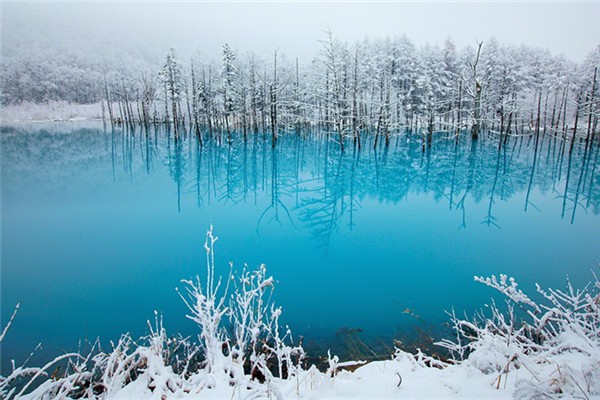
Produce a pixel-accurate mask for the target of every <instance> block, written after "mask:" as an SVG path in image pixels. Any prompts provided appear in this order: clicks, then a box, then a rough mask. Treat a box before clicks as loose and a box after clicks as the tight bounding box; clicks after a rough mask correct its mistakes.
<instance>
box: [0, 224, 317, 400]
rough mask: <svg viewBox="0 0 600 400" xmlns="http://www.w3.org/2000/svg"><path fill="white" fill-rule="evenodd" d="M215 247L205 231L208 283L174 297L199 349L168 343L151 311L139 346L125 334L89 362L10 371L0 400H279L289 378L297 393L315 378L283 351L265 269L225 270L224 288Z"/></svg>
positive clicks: (69, 358)
mask: <svg viewBox="0 0 600 400" xmlns="http://www.w3.org/2000/svg"><path fill="white" fill-rule="evenodd" d="M216 241H217V238H216V237H215V236H214V235H213V232H212V226H211V228H210V229H209V231H208V232H207V236H206V242H205V245H204V248H205V250H206V260H207V275H206V280H205V281H204V282H202V281H201V280H200V279H199V278H196V280H195V281H190V280H186V281H183V282H184V283H185V284H186V290H185V292H184V293H180V296H181V297H182V298H183V300H184V301H185V303H186V305H187V306H188V308H189V310H190V315H188V317H189V318H190V319H191V320H192V321H194V322H195V323H196V324H197V325H198V327H199V328H200V333H199V335H198V337H199V343H198V344H195V343H193V342H191V341H190V340H189V339H188V338H182V337H179V338H169V337H168V336H167V333H166V330H165V329H164V327H163V322H162V317H159V315H158V312H156V311H155V318H154V324H151V323H150V322H148V328H149V334H148V335H147V336H145V337H142V338H141V339H139V340H138V341H134V340H133V339H132V338H131V337H130V335H128V334H125V335H122V336H121V338H120V339H119V341H118V342H117V343H116V344H114V343H112V342H111V349H110V350H109V351H107V352H104V351H102V349H101V348H100V342H99V341H96V342H95V343H93V344H92V346H91V349H90V350H89V352H88V353H87V354H88V355H87V356H83V355H81V354H83V352H82V351H80V352H79V353H70V354H64V355H61V356H59V357H57V358H55V359H54V360H52V361H51V362H49V363H48V364H46V365H45V366H43V367H40V368H29V367H25V366H22V367H19V368H15V367H13V371H12V373H11V374H10V375H9V376H7V377H3V376H0V397H1V398H3V399H4V398H6V399H17V398H21V397H24V398H29V399H55V398H88V399H105V398H112V397H136V398H139V397H145V398H155V399H161V400H162V399H165V398H171V397H182V396H188V395H189V396H198V395H200V394H201V393H204V392H205V390H213V389H214V390H215V391H214V392H213V393H214V395H215V396H217V397H221V396H225V397H228V398H229V397H232V396H233V395H237V396H238V397H240V398H256V397H261V396H264V397H269V398H270V397H272V396H273V395H275V396H276V397H277V398H282V395H281V393H280V391H279V389H278V388H277V385H276V384H275V383H276V382H278V383H282V382H291V380H292V378H295V379H296V391H298V390H299V385H300V383H299V382H300V375H302V376H303V380H305V379H306V378H307V376H309V375H310V374H314V372H311V373H310V374H309V372H310V371H304V370H302V368H301V364H302V361H303V360H304V350H303V349H302V347H301V346H296V347H292V346H290V345H288V344H287V343H291V342H292V337H291V332H290V330H289V328H287V327H286V328H285V329H281V327H280V324H279V317H280V315H281V308H279V307H275V305H273V304H272V302H271V294H272V291H273V283H274V280H273V278H272V277H269V276H267V272H266V268H265V266H264V265H261V266H260V267H259V268H258V269H256V270H248V268H247V267H245V268H244V269H243V271H242V272H241V274H240V275H239V276H236V275H235V274H234V273H233V267H231V269H230V273H229V276H228V278H227V282H226V284H225V285H222V279H221V278H216V277H215V260H214V244H215V242H216ZM16 308H17V309H18V305H17V307H16ZM15 314H16V310H15V313H14V314H13V316H12V318H11V319H10V321H9V323H8V325H7V326H6V327H5V328H4V330H3V331H2V333H1V334H0V343H1V342H2V341H3V339H4V337H5V335H6V332H7V330H8V328H9V327H10V324H11V323H12V321H13V319H14V316H15ZM57 365H61V366H64V369H63V372H62V373H57V372H55V373H49V372H48V371H50V370H55V371H60V369H58V368H56V366H57ZM307 374H308V375H307ZM40 381H42V382H41V384H40ZM36 384H39V386H37V387H36V386H35V385H36ZM288 386H290V384H288ZM288 391H289V389H288Z"/></svg>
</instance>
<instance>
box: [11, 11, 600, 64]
mask: <svg viewBox="0 0 600 400" xmlns="http://www.w3.org/2000/svg"><path fill="white" fill-rule="evenodd" d="M2 27H3V28H2V30H3V48H4V49H5V50H6V49H10V48H14V47H15V45H18V46H19V48H20V50H21V51H23V50H25V51H26V49H27V48H28V47H29V45H30V44H32V43H38V46H39V45H41V46H46V43H48V42H61V43H69V46H78V47H88V48H92V49H94V48H96V47H97V46H98V44H99V43H104V46H106V45H107V44H108V45H110V46H115V47H118V48H121V49H122V48H125V49H137V50H135V51H140V49H142V50H144V51H147V52H150V53H154V51H157V54H164V52H165V51H166V50H168V48H169V47H174V48H175V49H177V50H178V52H180V54H184V55H187V54H191V53H192V52H193V51H198V50H199V51H201V52H202V53H203V54H207V55H210V56H216V57H218V55H219V52H220V49H221V46H222V45H223V43H225V42H227V43H229V44H230V45H231V46H232V47H233V48H235V49H237V50H238V51H241V52H245V51H253V52H255V53H257V54H258V55H259V56H268V54H270V53H271V52H272V51H273V50H275V49H279V50H280V51H281V52H283V53H284V54H286V55H287V56H288V57H290V58H294V57H299V58H300V59H301V60H302V61H304V62H308V61H309V60H310V58H312V57H313V56H314V55H315V54H316V51H317V49H318V47H319V43H318V40H319V39H322V38H323V30H324V29H326V28H328V27H329V28H331V29H332V30H333V32H334V33H335V35H336V36H337V37H338V38H339V39H341V40H344V41H348V42H354V41H356V40H361V39H363V38H364V37H365V36H368V37H370V38H377V37H380V38H381V37H386V36H390V37H394V36H400V35H402V34H406V35H407V36H408V37H410V38H411V39H412V40H413V42H414V43H415V44H416V45H423V44H425V43H431V44H435V43H438V44H442V43H443V41H444V40H445V39H446V38H447V37H452V38H453V39H454V41H455V43H456V44H457V46H458V47H463V46H466V45H475V43H476V41H477V40H483V41H484V42H485V40H486V39H489V38H490V37H492V36H495V37H496V38H497V39H498V41H499V42H501V43H512V44H521V43H523V44H527V45H530V46H536V47H542V48H544V49H548V50H550V51H551V52H553V53H554V54H564V55H565V56H566V57H567V58H569V59H571V60H574V61H578V62H579V61H581V60H583V59H584V57H585V56H586V55H587V54H588V53H589V52H590V51H591V50H593V49H594V48H595V47H596V46H597V45H598V44H599V43H600V2H599V1H596V2H451V1H446V2H418V3H417V2H373V1H372V2H292V1H287V2H251V1H244V2H176V3H175V2H171V3H163V2H129V3H122V2H106V3H100V2H67V3H51V2H35V3H23V2H19V3H16V2H15V3H11V2H5V1H3V2H2ZM11 46H12V47H11ZM99 48H100V47H99ZM148 49H150V50H148ZM132 51H134V50H132Z"/></svg>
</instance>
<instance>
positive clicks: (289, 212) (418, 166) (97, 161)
mask: <svg viewBox="0 0 600 400" xmlns="http://www.w3.org/2000/svg"><path fill="white" fill-rule="evenodd" d="M439 136H440V137H439V139H437V140H435V141H434V143H433V146H432V148H431V149H430V150H427V151H425V152H423V151H422V148H421V139H420V137H419V136H416V135H400V136H398V137H397V138H395V139H394V140H392V142H391V145H390V147H389V148H388V149H387V150H385V149H384V148H381V149H378V150H377V151H374V150H373V149H372V146H370V145H368V143H367V145H365V146H364V147H363V149H362V150H361V151H360V152H354V151H352V148H351V146H349V147H347V148H348V149H350V150H346V152H345V153H341V152H340V150H339V145H338V144H336V143H335V142H334V141H330V140H328V139H327V138H326V136H324V135H321V136H319V138H318V139H315V138H312V139H311V138H301V137H299V136H297V135H295V134H289V135H284V136H282V137H281V140H280V141H279V142H278V146H277V148H275V149H272V148H271V143H270V141H269V140H268V139H265V140H263V138H262V136H258V137H257V138H251V139H249V140H248V142H247V143H244V141H243V140H237V139H236V140H235V141H234V142H233V143H232V144H231V145H227V144H226V143H223V144H221V145H217V144H215V143H214V142H211V141H206V140H205V143H204V146H202V147H200V146H199V143H198V142H197V140H196V139H195V138H194V137H191V136H189V137H184V138H183V139H182V140H179V141H177V142H176V141H175V140H174V138H173V137H172V136H171V135H169V134H168V133H167V132H165V131H163V130H154V129H151V130H150V131H149V132H143V131H141V130H138V131H136V132H134V133H133V134H132V133H123V132H122V131H114V132H112V131H111V130H110V129H105V128H103V127H102V124H95V123H86V124H82V125H77V124H75V123H71V124H58V123H56V124H31V125H27V126H19V127H17V128H3V130H2V242H1V246H2V247H1V250H2V275H1V278H2V286H1V289H2V294H1V300H2V305H1V307H2V325H3V326H4V324H5V323H6V321H7V320H8V318H9V316H10V313H11V310H12V308H13V307H14V305H15V303H16V302H21V308H20V311H19V313H18V315H17V318H16V320H15V323H14V325H13V326H12V328H11V330H10V331H9V334H8V335H7V337H6V339H5V343H4V344H3V345H2V368H3V370H4V371H6V368H8V366H9V361H10V359H12V358H15V359H16V361H17V364H19V362H22V361H23V360H24V359H25V357H26V355H28V354H29V353H30V352H31V350H32V349H33V348H34V347H35V346H36V344H37V343H39V342H41V343H42V345H43V350H40V351H38V352H37V356H36V357H37V358H39V359H42V360H47V359H48V358H49V357H50V356H51V355H57V354H59V353H61V352H62V351H63V350H74V349H77V346H78V341H79V340H80V339H81V340H85V339H89V340H93V339H94V338H96V337H100V338H102V339H103V340H106V341H107V340H108V339H115V338H117V337H118V336H119V335H120V334H121V333H124V332H131V333H133V334H134V336H139V335H143V334H145V333H146V331H147V329H146V327H147V325H146V320H148V319H152V318H153V315H154V314H153V312H154V310H158V311H161V312H162V313H163V315H164V322H165V326H166V328H167V330H168V331H169V332H171V333H175V332H180V333H182V334H184V335H188V334H193V333H194V332H196V328H195V326H194V325H193V323H192V322H191V321H189V320H187V319H186V318H185V313H186V309H185V306H184V304H183V302H182V301H181V299H180V298H179V297H178V295H177V293H176V291H175V287H178V286H179V287H181V283H180V280H181V279H187V278H191V277H193V276H195V275H196V274H198V273H199V274H200V276H201V277H202V276H203V273H204V271H205V265H204V250H203V244H204V236H205V233H206V229H207V228H208V226H209V224H210V223H212V224H213V225H214V227H215V228H214V229H215V233H216V235H217V236H219V241H218V242H217V247H216V256H217V263H218V269H219V271H218V273H222V274H226V273H227V272H228V271H229V266H228V262H229V261H232V262H233V263H234V265H235V266H237V267H241V266H242V265H243V264H244V263H247V264H248V265H250V266H257V265H259V264H260V263H265V264H266V266H267V269H268V271H269V273H270V274H272V275H273V276H274V277H275V279H276V280H277V281H278V283H277V285H276V289H275V301H276V302H277V303H278V304H279V305H281V306H282V307H283V311H284V313H283V316H282V319H283V321H284V322H285V323H287V324H289V325H290V327H291V328H292V330H293V332H294V333H295V335H296V337H298V336H299V335H303V336H305V337H306V338H308V339H311V340H314V341H316V342H319V341H321V342H322V343H327V340H329V339H331V338H333V337H335V334H336V332H338V331H339V330H340V329H341V328H360V329H362V331H363V333H362V335H363V336H364V337H365V338H369V337H371V338H373V337H386V338H391V337H397V338H402V337H403V335H410V332H413V331H414V327H415V326H422V327H430V328H431V329H434V328H432V327H438V326H441V325H442V323H443V322H444V321H446V320H447V317H446V314H445V310H450V309H451V308H452V307H454V308H455V309H456V310H457V311H462V310H467V312H469V313H471V312H474V311H475V310H476V309H478V308H480V307H481V306H482V305H483V304H484V303H486V302H488V301H489V299H490V297H491V296H492V295H493V292H492V290H491V289H489V288H486V287H484V286H483V285H481V284H477V283H474V282H473V276H474V275H484V276H487V275H490V274H499V273H505V274H508V275H512V276H515V277H516V278H517V281H518V282H519V283H520V286H521V288H523V289H524V290H526V291H531V292H533V291H534V290H535V287H534V283H535V282H539V283H540V284H541V285H542V286H561V287H562V286H563V285H564V283H565V276H566V275H568V276H569V278H570V279H571V281H573V282H574V283H575V284H578V285H579V284H584V283H585V282H587V281H588V280H589V278H590V277H591V272H590V270H591V269H596V270H597V265H598V259H599V257H600V218H599V216H598V213H599V211H600V208H599V205H600V166H597V165H596V164H597V163H598V155H597V153H598V147H595V148H594V149H593V151H592V152H591V153H588V156H587V157H584V147H583V145H581V144H576V145H575V147H574V149H573V152H572V153H571V156H569V151H568V150H569V148H568V146H567V148H566V149H564V151H563V149H562V147H561V142H558V141H552V140H550V139H549V138H546V139H545V140H543V141H542V142H541V143H540V145H539V148H538V151H537V154H535V155H534V151H533V146H534V141H533V140H530V138H521V139H511V141H509V142H508V144H507V146H506V147H505V148H503V150H502V151H500V152H498V146H497V144H496V143H495V142H494V141H493V140H491V139H487V140H486V139H483V140H480V141H479V142H478V143H475V144H472V143H471V142H470V140H468V139H464V142H461V143H459V144H458V145H455V143H454V141H453V140H448V139H446V138H444V135H443V134H441V135H439ZM567 182H568V186H567ZM575 205H576V206H575ZM407 308H408V309H410V311H411V312H405V311H406V309H407ZM390 343H391V342H390Z"/></svg>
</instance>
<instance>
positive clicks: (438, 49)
mask: <svg viewBox="0 0 600 400" xmlns="http://www.w3.org/2000/svg"><path fill="white" fill-rule="evenodd" d="M599 64H600V46H599V47H598V48H596V49H594V50H593V51H592V52H591V53H590V54H589V55H588V57H587V58H586V59H585V60H584V61H583V62H582V63H580V64H576V63H573V62H571V61H569V60H567V59H565V58H564V57H562V56H556V55H553V54H551V53H550V52H549V51H546V50H542V49H538V48H532V47H527V46H513V45H503V44H500V43H498V41H496V40H495V39H494V38H492V39H490V40H488V41H486V42H477V43H474V45H473V46H467V47H465V48H462V49H457V47H456V46H455V44H454V43H453V41H452V40H451V39H447V40H446V41H445V42H444V43H443V45H441V46H438V45H426V46H423V47H420V48H418V47H416V46H415V45H414V44H413V43H412V41H411V40H410V39H409V38H408V37H406V36H402V37H398V38H393V39H392V38H386V39H377V40H370V39H365V40H363V41H360V42H356V43H352V44H350V43H347V42H343V41H341V40H339V39H338V38H337V37H336V36H335V35H334V34H333V33H332V32H331V31H326V32H325V33H324V35H323V39H322V40H321V42H320V49H319V51H318V53H317V55H316V56H315V57H314V58H313V59H312V60H311V62H310V63H305V64H301V63H300V62H299V60H298V59H295V60H289V59H287V58H286V57H285V56H282V55H281V54H280V53H279V51H274V52H272V53H271V54H270V55H269V57H268V58H259V57H257V56H256V55H253V54H240V53H239V52H237V51H235V50H234V49H232V48H231V47H230V46H229V45H227V44H225V45H223V49H222V55H221V59H220V60H216V61H215V60H212V61H208V60H203V59H199V58H192V59H191V60H186V61H182V60H180V59H179V58H178V57H177V54H176V52H175V50H174V49H171V50H170V51H169V52H168V53H167V55H166V57H165V59H164V62H163V63H162V68H160V71H158V72H157V71H152V72H136V73H135V74H127V73H117V74H115V73H112V72H111V71H108V72H107V71H106V70H105V71H104V72H102V73H94V74H90V75H89V77H88V78H89V79H88V80H86V79H85V77H82V75H81V74H75V75H74V76H73V77H72V79H71V80H68V79H67V80H65V82H64V83H63V84H60V85H55V86H57V87H62V86H64V87H67V86H68V85H71V84H72V85H74V87H75V88H72V89H70V90H66V93H63V94H60V93H61V92H60V90H58V89H57V90H58V91H57V92H56V93H54V94H53V96H55V97H56V96H58V97H61V96H66V97H67V99H68V100H69V101H71V100H73V101H80V102H85V101H97V100H101V101H102V104H103V107H104V108H105V109H106V113H107V119H108V120H110V121H111V122H112V123H113V124H116V125H120V124H123V125H126V126H128V127H134V126H135V125H137V124H142V125H149V124H166V125H168V126H169V127H172V128H173V129H174V131H175V136H176V137H177V136H178V134H179V131H180V130H181V129H188V130H191V131H193V132H195V133H196V134H197V135H198V136H199V137H200V138H201V139H202V138H203V137H205V136H206V137H215V138H217V140H219V141H227V142H231V140H232V136H234V135H241V136H243V138H244V139H247V137H248V136H249V135H255V134H258V133H261V134H269V136H270V140H271V143H272V145H273V146H275V144H276V142H277V138H278V136H279V135H281V134H286V133H298V134H302V133H305V132H311V131H318V132H324V133H326V134H327V135H328V136H329V137H330V138H331V139H332V140H335V141H337V142H338V143H339V145H340V146H341V148H342V149H343V148H344V146H348V145H349V144H352V145H354V146H355V147H358V148H360V147H361V146H362V145H363V143H365V141H364V136H365V135H373V136H374V140H373V141H370V143H372V145H373V146H375V147H376V146H378V145H380V144H381V145H383V146H388V145H389V143H390V138H391V137H392V136H393V135H394V134H396V133H399V132H404V131H407V130H408V131H415V132H419V133H420V134H421V135H422V141H423V148H425V147H426V146H428V145H430V144H431V140H432V136H433V135H434V133H435V132H440V131H443V132H454V135H455V137H456V138H457V139H458V138H459V136H460V135H470V136H471V137H472V138H473V139H477V138H478V137H479V135H480V134H481V133H482V132H485V133H489V134H492V135H493V136H494V137H496V138H498V140H499V142H500V143H501V142H502V141H503V140H506V139H507V138H508V137H509V136H515V135H529V134H535V135H536V136H537V135H539V134H540V133H546V134H550V135H553V136H557V137H560V138H563V139H567V138H574V137H581V138H583V139H584V140H585V141H586V143H592V142H593V141H594V139H595V138H596V137H597V125H598V115H599V112H598V110H599V108H600V107H599V105H600V104H599V96H598V84H597V79H598V77H597V69H598V65H599ZM15 71H16V72H15ZM18 75H19V74H18V71H17V70H16V69H14V68H13V69H8V70H7V71H5V72H4V73H3V74H2V87H3V97H2V101H3V102H4V103H11V102H19V101H23V100H28V99H30V98H31V99H33V100H36V101H37V100H40V99H41V100H44V96H43V95H42V94H48V92H49V91H50V89H44V88H43V87H42V86H41V85H48V81H49V79H47V78H48V77H47V76H46V77H44V76H37V77H34V78H32V79H31V80H32V81H33V82H34V83H30V84H31V85H33V86H34V87H35V86H38V84H39V85H40V86H39V88H38V89H39V90H37V92H36V91H35V90H33V89H32V90H23V86H24V85H25V84H26V83H27V82H28V81H27V80H26V79H23V76H18ZM42 75H43V74H42ZM30 78H31V77H30ZM79 81H85V83H81V82H79ZM50 92H51V91H50ZM79 92H82V93H84V94H85V95H83V94H82V95H81V96H78V95H77V93H79ZM36 93H37V94H36ZM57 93H58V94H57ZM28 96H33V97H28ZM40 96H41V97H40ZM69 96H70V97H69Z"/></svg>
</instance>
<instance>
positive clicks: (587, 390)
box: [438, 275, 600, 398]
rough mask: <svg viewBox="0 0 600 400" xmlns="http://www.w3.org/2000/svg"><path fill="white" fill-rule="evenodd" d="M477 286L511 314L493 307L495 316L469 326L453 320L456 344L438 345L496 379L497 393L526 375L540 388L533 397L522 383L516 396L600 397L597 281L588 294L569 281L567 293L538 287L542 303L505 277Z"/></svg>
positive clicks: (479, 317) (482, 317)
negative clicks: (511, 378) (515, 375)
mask: <svg viewBox="0 0 600 400" xmlns="http://www.w3.org/2000/svg"><path fill="white" fill-rule="evenodd" d="M475 280H476V281H477V282H481V283H483V284H485V285H487V286H490V287H492V288H494V289H496V290H498V291H499V292H501V293H502V294H503V295H504V296H505V297H506V309H505V310H501V309H500V308H499V307H498V306H497V305H496V303H494V302H492V304H491V305H490V307H489V308H490V315H483V314H482V313H480V314H479V315H477V316H476V317H475V318H473V319H472V320H467V319H461V318H458V317H457V316H456V315H455V314H454V312H453V313H452V314H451V319H452V323H453V329H454V331H455V333H456V338H455V340H454V341H451V340H448V339H444V340H442V341H441V342H439V343H438V344H439V345H441V346H442V347H445V348H446V349H448V350H449V351H450V353H451V354H452V355H453V357H454V359H455V360H456V361H458V362H461V361H462V362H464V363H468V364H469V365H471V366H473V367H476V368H477V369H479V370H480V371H482V372H484V373H487V374H495V375H496V376H497V378H496V379H495V381H494V386H496V387H497V388H500V386H501V385H504V386H505V385H506V380H507V379H508V375H509V373H510V372H511V371H514V370H517V369H519V370H521V371H523V372H521V376H522V375H523V374H526V375H529V376H530V377H531V378H532V379H533V381H534V382H536V385H537V388H536V389H535V390H534V389H531V391H530V392H528V391H527V390H525V389H524V387H525V386H526V385H525V383H522V384H521V386H519V387H517V391H516V392H515V396H517V397H519V398H546V397H544V396H546V394H548V393H568V394H571V395H574V396H575V395H577V396H580V397H584V398H588V397H589V396H590V395H597V394H600V383H599V382H600V372H599V371H600V282H599V281H598V278H597V277H596V276H595V275H594V281H593V282H590V283H589V284H588V285H587V286H585V287H584V288H583V289H575V288H574V287H573V285H572V284H571V282H570V281H567V285H566V289H565V290H559V289H548V290H543V289H542V288H540V286H539V285H536V287H537V293H538V294H539V295H541V296H540V297H541V298H542V301H541V302H536V301H534V300H532V299H531V298H530V297H529V296H527V295H526V294H525V293H524V292H522V291H521V290H520V289H518V285H517V283H516V281H515V280H514V279H513V278H508V277H507V276H506V275H500V278H499V279H498V278H496V277H495V276H492V277H490V278H483V277H475ZM529 386H531V385H529ZM528 396H529V397H528Z"/></svg>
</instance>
